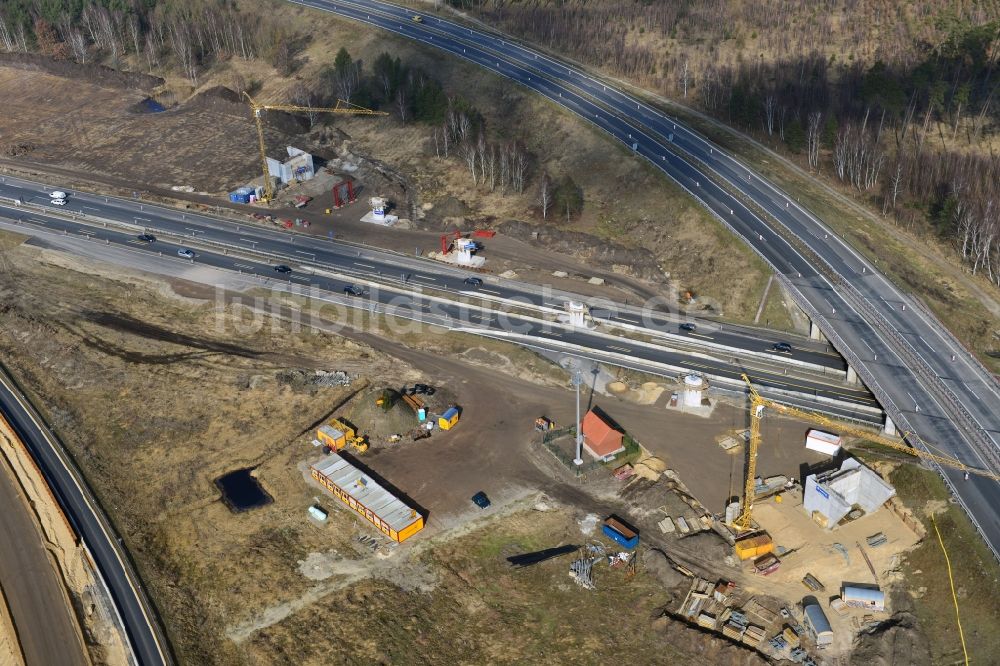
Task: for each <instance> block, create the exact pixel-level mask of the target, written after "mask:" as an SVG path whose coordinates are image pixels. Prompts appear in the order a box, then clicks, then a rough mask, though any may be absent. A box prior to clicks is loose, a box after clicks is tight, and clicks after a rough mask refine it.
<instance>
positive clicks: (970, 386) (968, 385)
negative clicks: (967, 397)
mask: <svg viewBox="0 0 1000 666" xmlns="http://www.w3.org/2000/svg"><path fill="white" fill-rule="evenodd" d="M965 388H967V389H969V393H971V394H972V395H974V396H976V400H979V402H982V400H980V399H979V394H978V393H976V392H975V391H973V390H972V384H970V383H969V382H965Z"/></svg>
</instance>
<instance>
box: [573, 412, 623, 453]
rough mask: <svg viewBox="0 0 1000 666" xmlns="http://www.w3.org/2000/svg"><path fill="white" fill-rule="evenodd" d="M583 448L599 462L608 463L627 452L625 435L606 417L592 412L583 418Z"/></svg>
mask: <svg viewBox="0 0 1000 666" xmlns="http://www.w3.org/2000/svg"><path fill="white" fill-rule="evenodd" d="M582 431H583V448H585V449H586V450H587V453H589V454H590V455H592V456H594V457H595V458H597V459H598V460H604V461H608V460H611V459H612V458H614V457H615V456H616V455H618V454H619V453H621V452H622V451H624V450H625V444H624V442H623V439H624V437H625V435H624V433H622V431H621V430H619V429H618V427H617V426H616V425H614V424H612V423H609V422H608V420H607V419H606V418H605V417H604V415H603V413H601V412H598V411H595V410H593V409H592V410H590V411H589V412H587V414H586V415H585V416H584V417H583V427H582Z"/></svg>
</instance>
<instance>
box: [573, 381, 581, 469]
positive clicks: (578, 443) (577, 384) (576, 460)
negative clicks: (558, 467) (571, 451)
mask: <svg viewBox="0 0 1000 666" xmlns="http://www.w3.org/2000/svg"><path fill="white" fill-rule="evenodd" d="M572 382H573V386H575V387H576V458H573V464H574V465H582V464H583V424H582V423H581V421H580V384H582V383H583V377H581V376H580V370H579V369H577V370H576V372H574V373H573V379H572Z"/></svg>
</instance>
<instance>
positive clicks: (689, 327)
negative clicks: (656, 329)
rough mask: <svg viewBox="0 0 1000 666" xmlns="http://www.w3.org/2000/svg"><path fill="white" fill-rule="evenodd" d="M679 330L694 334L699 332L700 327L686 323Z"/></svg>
mask: <svg viewBox="0 0 1000 666" xmlns="http://www.w3.org/2000/svg"><path fill="white" fill-rule="evenodd" d="M677 328H679V329H681V330H682V331H687V332H688V333H693V332H695V331H697V330H698V325H697V324H692V323H691V322H689V321H686V322H684V323H683V324H681V325H680V326H678V327H677Z"/></svg>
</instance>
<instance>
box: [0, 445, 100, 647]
mask: <svg viewBox="0 0 1000 666" xmlns="http://www.w3.org/2000/svg"><path fill="white" fill-rule="evenodd" d="M0 507H3V510H0V588H2V589H3V593H4V596H5V597H6V599H7V604H8V607H9V608H10V612H11V616H12V617H13V620H14V627H15V630H16V631H17V639H18V640H19V641H20V644H21V651H22V653H23V654H24V660H25V663H26V664H27V666H35V665H36V664H37V665H38V666H44V665H46V664H51V665H52V666H62V665H64V664H65V665H66V666H77V665H80V666H85V665H86V664H87V663H88V661H87V658H86V657H85V648H84V645H83V638H82V636H81V635H80V628H79V627H78V626H77V623H76V618H74V617H73V616H72V614H71V611H70V606H69V604H70V601H69V598H68V597H67V596H66V591H65V589H64V588H63V582H62V577H61V576H60V574H59V572H58V571H56V568H55V564H53V562H52V559H51V556H50V555H49V553H48V551H47V550H46V549H45V543H44V537H43V536H42V534H41V532H40V529H39V527H38V524H37V523H36V522H35V516H34V514H32V512H31V510H30V509H29V508H28V505H27V503H26V501H25V499H24V496H23V495H22V494H21V489H20V488H19V487H18V485H17V481H16V480H15V479H14V477H13V476H12V475H11V472H10V469H9V468H8V467H7V464H6V463H0Z"/></svg>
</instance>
